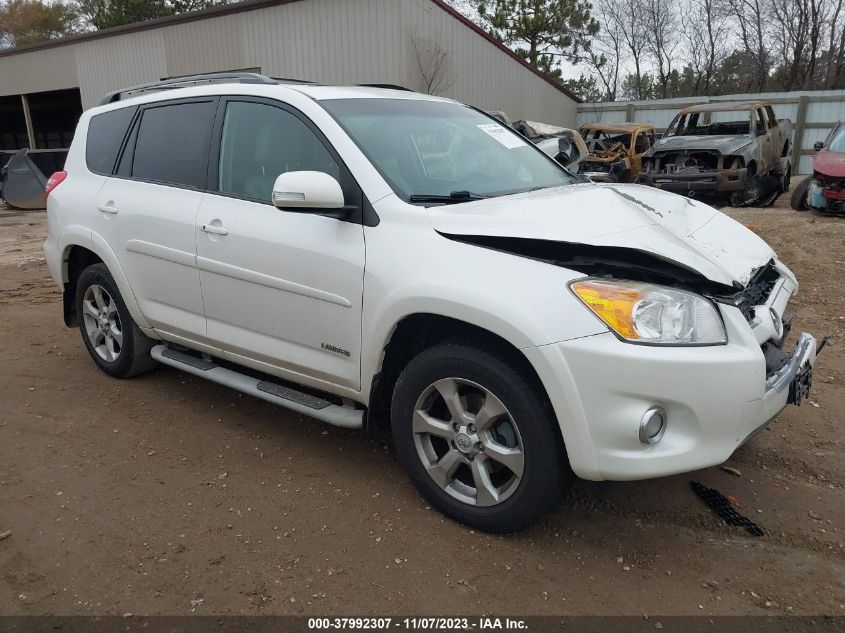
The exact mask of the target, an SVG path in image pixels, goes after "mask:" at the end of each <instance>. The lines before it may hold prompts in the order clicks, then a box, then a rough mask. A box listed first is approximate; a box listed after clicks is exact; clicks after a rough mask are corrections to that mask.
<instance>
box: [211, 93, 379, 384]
mask: <svg viewBox="0 0 845 633" xmlns="http://www.w3.org/2000/svg"><path fill="white" fill-rule="evenodd" d="M218 120H219V122H220V123H219V130H218V132H217V134H216V135H215V136H216V138H217V139H219V140H216V141H214V142H215V143H216V144H217V143H219V145H218V147H219V152H217V153H218V154H219V157H218V158H217V161H216V162H217V167H216V170H215V169H214V165H213V164H212V173H211V175H210V176H209V178H210V179H213V182H211V183H209V188H210V189H212V190H216V193H213V192H212V193H208V194H206V195H205V197H204V198H203V201H202V203H201V205H200V209H199V214H198V216H197V226H196V241H197V266H198V268H199V275H200V281H201V285H202V294H203V302H204V305H205V315H206V318H207V323H208V338H209V339H210V341H211V342H212V344H214V345H216V346H219V347H221V348H222V349H224V350H226V351H228V352H231V353H234V354H238V355H240V356H244V357H247V358H250V359H253V360H256V361H259V362H262V363H269V364H270V365H274V366H276V367H278V368H281V369H282V370H284V371H286V372H291V374H294V375H304V376H309V377H312V378H314V379H317V380H322V381H328V382H331V383H334V384H339V385H343V386H346V387H351V388H355V389H357V388H359V387H360V351H361V304H362V292H363V278H364V233H363V227H362V226H361V224H356V223H352V222H347V221H344V220H337V219H334V218H329V217H324V216H321V215H315V214H311V213H298V212H288V211H282V210H280V209H277V208H276V207H274V206H273V205H272V204H271V193H272V189H273V183H274V182H275V180H276V177H278V176H279V175H280V174H281V173H283V172H289V171H322V172H325V173H328V174H330V175H331V176H333V177H335V178H337V179H338V180H339V181H340V182H341V184H342V186H343V189H344V195H345V197H346V201H347V204H349V203H353V204H356V203H357V204H360V203H361V202H362V198H361V194H360V190H356V188H357V185H355V183H354V181H352V180H351V176H350V175H349V174H348V172H347V170H346V168H345V166H343V165H342V163H341V161H340V159H339V158H338V157H337V156H336V154H335V153H334V151H333V149H331V148H330V146H329V145H328V142H327V141H326V140H325V139H323V138H322V137H321V136H318V133H317V132H316V131H315V130H314V129H313V128H312V126H311V125H310V124H309V122H308V121H307V120H306V119H305V118H304V117H303V116H302V115H301V114H299V113H298V112H295V111H294V110H292V109H289V108H287V107H286V106H284V105H283V104H281V103H275V102H267V101H258V100H256V101H251V100H247V99H246V98H244V100H237V99H234V98H233V99H230V100H228V101H227V102H224V103H223V104H221V113H220V115H219V116H218ZM214 155H215V153H214V152H212V156H214ZM213 160H214V159H213ZM214 171H216V173H214ZM291 377H296V376H291Z"/></svg>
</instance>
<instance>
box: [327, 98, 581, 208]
mask: <svg viewBox="0 0 845 633" xmlns="http://www.w3.org/2000/svg"><path fill="white" fill-rule="evenodd" d="M320 104H321V105H322V106H323V107H324V108H325V109H326V110H327V111H328V112H329V114H331V115H332V116H333V117H334V118H335V120H337V121H338V123H339V124H340V125H341V126H342V127H343V128H344V129H345V130H346V132H347V133H348V134H349V136H350V137H351V138H352V140H353V141H354V142H355V143H356V144H357V145H358V147H359V148H360V149H361V151H363V152H364V154H366V156H367V157H368V158H369V159H370V161H372V163H373V165H375V167H376V168H377V169H378V170H379V172H380V173H381V174H382V176H383V177H384V178H385V180H387V182H388V183H389V184H390V186H391V187H392V188H393V190H394V191H395V192H396V193H397V195H399V196H400V197H401V198H403V199H404V200H409V201H413V202H417V201H419V202H422V203H423V204H425V200H424V199H426V198H429V199H433V198H437V197H443V198H450V197H454V198H455V199H456V200H457V199H462V197H461V196H460V194H467V193H469V194H474V196H483V197H492V196H499V195H506V194H510V193H517V192H521V191H528V190H531V189H543V188H547V187H558V186H561V185H568V184H571V183H573V182H575V180H574V178H573V177H572V176H570V175H569V174H568V173H567V172H566V171H564V170H563V169H562V168H561V167H560V165H558V164H557V163H556V162H554V161H553V160H552V159H551V158H549V157H547V156H546V155H545V154H543V153H542V152H541V151H540V150H539V149H537V148H536V147H535V146H534V145H533V144H531V143H530V142H529V141H527V140H526V139H525V138H523V137H522V136H520V135H519V134H517V133H516V132H513V131H512V130H510V129H508V128H506V127H504V126H502V125H501V124H500V123H498V122H497V121H495V120H494V119H492V118H490V117H487V116H485V115H483V114H481V113H480V112H477V111H476V110H473V109H472V108H469V107H467V106H464V105H461V104H457V103H451V102H442V101H419V100H414V99H332V100H326V101H321V102H320ZM455 194H459V195H457V196H455ZM415 198H416V199H415ZM463 199H465V198H463Z"/></svg>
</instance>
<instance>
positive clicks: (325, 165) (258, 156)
mask: <svg viewBox="0 0 845 633" xmlns="http://www.w3.org/2000/svg"><path fill="white" fill-rule="evenodd" d="M289 171H321V172H324V173H326V174H329V175H330V176H333V177H334V178H335V179H339V178H340V167H339V166H338V164H337V162H336V161H335V160H334V158H332V155H331V154H330V153H329V151H328V150H327V149H326V147H325V146H324V145H323V143H322V142H321V141H320V139H319V138H317V136H316V135H315V134H314V132H312V131H311V129H309V127H308V126H307V125H306V124H305V123H303V122H302V120H300V119H299V118H298V117H297V116H295V115H293V114H291V113H290V112H288V111H287V110H283V109H282V108H277V107H274V106H270V105H265V104H263V103H251V102H247V101H233V102H230V103H229V104H228V105H227V106H226V117H225V119H224V120H223V137H222V141H221V144H220V163H219V168H218V190H219V191H220V192H221V193H229V194H233V195H236V196H240V197H244V198H251V199H254V200H260V201H262V202H270V200H271V199H272V193H273V185H274V184H275V182H276V178H278V177H279V175H281V174H283V173H286V172H289Z"/></svg>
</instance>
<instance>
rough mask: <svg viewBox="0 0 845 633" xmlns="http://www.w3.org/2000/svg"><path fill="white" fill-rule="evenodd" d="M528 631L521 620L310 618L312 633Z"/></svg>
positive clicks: (309, 623) (480, 618)
mask: <svg viewBox="0 0 845 633" xmlns="http://www.w3.org/2000/svg"><path fill="white" fill-rule="evenodd" d="M527 628H528V625H527V623H526V622H525V620H523V619H520V618H500V617H478V618H464V617H456V618H449V617H405V618H388V617H372V618H367V617H333V618H308V629H309V630H314V631H317V630H338V629H347V630H359V631H367V630H368V631H391V630H400V631H462V630H464V631H465V630H476V631H497V630H498V631H505V630H510V631H519V630H525V629H527Z"/></svg>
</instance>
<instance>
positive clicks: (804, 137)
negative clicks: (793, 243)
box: [577, 90, 845, 174]
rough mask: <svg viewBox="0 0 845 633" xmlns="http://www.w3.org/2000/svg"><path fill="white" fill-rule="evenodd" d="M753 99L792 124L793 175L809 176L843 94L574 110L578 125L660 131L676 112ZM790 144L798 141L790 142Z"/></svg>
mask: <svg viewBox="0 0 845 633" xmlns="http://www.w3.org/2000/svg"><path fill="white" fill-rule="evenodd" d="M755 99H765V100H768V101H770V102H771V103H772V107H773V108H774V111H775V114H776V115H777V117H778V118H781V119H790V120H791V121H792V122H793V123H794V124H795V131H796V133H797V134H799V135H800V137H801V138H800V147H798V148H796V149H797V151H798V152H799V153H800V160H798V161H797V162H798V170H797V173H799V174H809V173H811V172H812V170H813V167H812V164H813V144H814V143H816V142H817V141H821V140H824V138H825V137H826V136H827V133H828V132H829V131H830V129H831V128H832V127H833V125H835V124H836V122H837V121H840V120H842V119H845V90H817V91H799V92H761V93H756V94H737V95H725V96H722V97H709V98H708V97H682V98H678V99H659V100H654V101H625V102H618V101H615V102H603V103H582V104H579V105H578V107H577V108H578V125H581V124H582V123H590V122H593V121H608V122H615V121H638V122H642V123H651V124H653V125H654V126H655V127H657V128H658V129H660V130H663V129H665V128H666V127H667V126H668V125H669V123H671V122H672V119H673V118H674V116H675V114H677V112H678V110H680V109H681V108H684V107H686V106H689V105H692V104H695V103H707V102H708V101H752V100H755ZM802 102H803V104H804V106H803V112H802V105H801V104H802ZM793 142H794V143H797V142H798V141H797V140H795V139H793ZM793 162H796V161H793ZM793 169H794V166H793Z"/></svg>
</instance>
